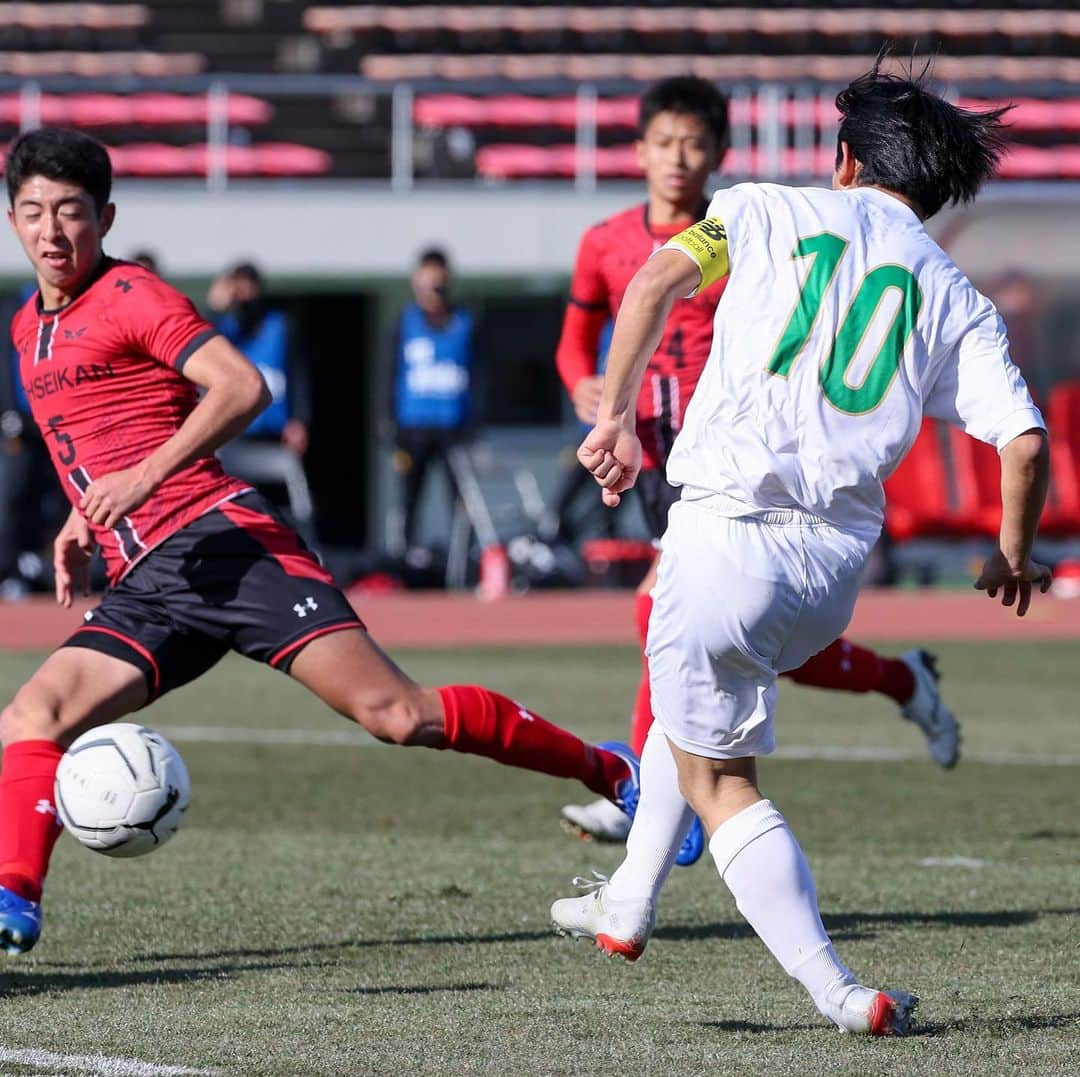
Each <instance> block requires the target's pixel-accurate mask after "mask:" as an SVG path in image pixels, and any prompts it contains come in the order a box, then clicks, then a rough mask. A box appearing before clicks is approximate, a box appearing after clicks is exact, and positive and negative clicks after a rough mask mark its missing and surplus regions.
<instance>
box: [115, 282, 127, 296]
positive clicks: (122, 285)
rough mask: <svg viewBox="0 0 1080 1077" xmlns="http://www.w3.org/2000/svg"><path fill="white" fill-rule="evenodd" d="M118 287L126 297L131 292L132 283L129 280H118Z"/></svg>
mask: <svg viewBox="0 0 1080 1077" xmlns="http://www.w3.org/2000/svg"><path fill="white" fill-rule="evenodd" d="M116 287H117V288H119V289H120V291H122V292H123V293H124V294H125V295H126V294H127V293H128V292H130V291H131V281H129V280H118V281H117V282H116Z"/></svg>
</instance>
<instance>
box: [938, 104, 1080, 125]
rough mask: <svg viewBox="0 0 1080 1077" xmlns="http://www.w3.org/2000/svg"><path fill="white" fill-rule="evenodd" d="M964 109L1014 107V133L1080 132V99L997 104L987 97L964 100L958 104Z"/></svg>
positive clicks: (1010, 117) (1011, 113)
mask: <svg viewBox="0 0 1080 1077" xmlns="http://www.w3.org/2000/svg"><path fill="white" fill-rule="evenodd" d="M958 103H959V104H960V105H961V106H962V107H963V108H974V109H979V110H986V109H992V108H999V107H1000V106H1002V105H1007V104H1012V105H1014V106H1015V107H1014V108H1013V110H1012V111H1011V112H1010V113H1009V115H1008V123H1009V126H1010V127H1011V128H1012V129H1013V130H1014V131H1060V132H1066V131H1073V132H1076V131H1080V99H1078V98H1067V99H1065V100H1059V101H1040V100H1038V99H1036V98H1031V97H1020V98H1015V99H1013V100H1012V101H993V100H987V99H986V98H977V97H962V98H960V100H959V102H958Z"/></svg>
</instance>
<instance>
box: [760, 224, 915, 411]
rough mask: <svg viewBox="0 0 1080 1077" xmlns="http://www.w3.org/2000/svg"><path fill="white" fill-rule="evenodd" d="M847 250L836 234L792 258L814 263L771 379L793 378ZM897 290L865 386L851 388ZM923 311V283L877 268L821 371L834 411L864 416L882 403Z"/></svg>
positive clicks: (897, 269) (803, 243) (805, 244)
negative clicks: (867, 340)
mask: <svg viewBox="0 0 1080 1077" xmlns="http://www.w3.org/2000/svg"><path fill="white" fill-rule="evenodd" d="M847 247H848V244H847V240H844V239H841V238H840V236H836V235H833V234H832V233H831V232H823V233H822V234H821V235H819V236H810V237H808V238H806V239H800V240H799V242H798V243H796V244H795V249H794V250H793V251H792V252H791V257H792V259H793V260H794V259H798V258H811V259H813V261H812V262H811V263H810V270H809V272H808V273H807V274H806V280H805V281H803V286H802V290H801V291H800V292H799V300H798V302H797V303H796V304H795V309H794V310H793V311H792V312H791V317H790V318H789V319H788V323H787V325H786V326H785V327H784V332H783V333H782V334H781V336H780V340H779V342H778V343H777V345H776V349H775V350H774V351H773V354H772V358H771V359H770V360H769V366H768V371H769V373H770V374H775V375H777V376H778V377H781V378H786V377H787V376H788V374H790V373H791V368H792V367H793V366H794V365H795V360H796V359H798V357H799V355H800V353H801V352H802V350H803V349H804V348H805V347H806V342H807V341H808V340H809V339H810V333H811V332H812V331H813V328H814V323H815V322H816V321H817V318H818V314H820V313H821V305H822V303H823V302H824V299H825V293H826V292H827V291H828V290H829V286H830V285H831V284H832V282H833V278H834V277H835V276H836V270H837V267H838V266H839V265H840V261H841V259H842V258H843V257H844V253H845V251H846V250H847ZM892 289H896V291H898V292H899V293H900V294H899V303H898V305H897V307H896V311H895V313H894V314H893V316H892V321H890V322H889V325H888V328H887V329H886V331H885V336H884V339H883V340H882V342H881V346H880V347H879V348H878V350H877V353H876V354H875V356H874V359H873V362H871V363H870V366H869V369H868V370H867V371H866V374H865V376H864V377H863V379H862V381H861V382H859V383H858V384H852V383H851V381H850V380H849V379H848V374H849V373H850V370H851V365H852V363H853V362H854V361H855V356H856V354H857V353H858V352H859V351H860V349H861V347H862V344H863V338H864V337H865V336H866V334H867V331H868V330H869V329H870V325H871V323H872V322H873V321H874V318H875V316H876V315H877V312H878V308H879V307H880V306H881V304H882V301H883V300H884V299H885V296H886V295H887V294H888V292H889V291H890V290H892ZM921 306H922V291H921V290H920V288H919V285H918V282H917V281H916V280H915V278H914V277H913V276H912V275H911V273H910V272H908V270H906V269H904V267H903V266H898V265H883V266H878V267H877V268H876V269H871V270H870V272H869V273H867V274H866V276H865V277H863V279H862V282H861V283H860V284H859V287H858V290H857V291H856V292H855V297H854V298H853V299H852V300H851V305H850V306H849V307H848V310H847V313H846V314H845V315H844V319H843V321H841V323H840V327H839V328H838V329H837V331H836V336H835V337H834V338H833V342H832V347H831V348H830V349H829V354H828V357H827V358H826V359H825V362H824V363H823V364H822V367H821V389H822V392H824V394H825V398H826V399H827V400H828V401H829V403H830V404H832V405H833V407H834V408H836V409H837V410H839V411H843V412H846V413H847V414H849V415H865V414H866V413H867V412H869V411H873V410H874V408H876V407H877V406H878V404H880V403H881V401H882V400H883V399H884V397H885V394H886V393H887V392H888V391H889V386H890V385H892V383H893V379H894V378H895V377H896V372H897V371H898V370H899V369H900V356H901V355H903V353H904V348H905V346H906V345H907V342H908V338H909V337H910V336H911V331H912V330H913V329H914V328H915V319H916V318H918V316H919V308H920V307H921Z"/></svg>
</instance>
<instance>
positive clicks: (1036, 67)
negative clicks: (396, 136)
mask: <svg viewBox="0 0 1080 1077" xmlns="http://www.w3.org/2000/svg"><path fill="white" fill-rule="evenodd" d="M865 69H866V57H865V55H863V54H862V53H860V54H857V55H851V56H832V55H822V54H806V55H798V56H791V55H783V56H773V55H760V54H759V55H755V54H739V55H734V56H722V55H709V54H702V53H693V54H675V53H672V54H638V53H532V54H527V55H521V54H505V53H488V54H483V55H480V54H476V55H457V54H446V53H431V52H429V53H412V54H407V55H398V54H386V53H372V54H369V55H365V56H363V57H362V58H361V60H360V63H359V70H360V73H361V74H362V75H364V76H365V77H366V78H369V79H371V80H372V81H373V82H388V83H393V82H399V81H410V80H419V79H445V80H447V81H450V82H452V81H455V80H463V79H476V80H480V79H506V80H544V79H569V80H573V81H575V82H590V81H597V82H603V81H605V80H621V81H624V82H625V81H627V80H631V81H634V82H651V81H653V80H655V79H660V78H667V77H668V76H671V75H678V74H694V75H698V76H700V77H701V78H707V79H713V80H715V81H732V80H738V79H760V80H762V81H767V82H789V81H791V80H792V79H796V78H797V79H813V80H817V81H820V82H826V83H833V84H835V83H843V82H847V81H849V80H851V79H853V78H855V77H856V76H858V75H860V74H862V73H863V71H864V70H865ZM934 73H935V75H936V76H937V78H939V79H940V80H942V81H946V82H968V81H984V80H985V81H991V80H992V81H998V82H1010V83H1020V84H1024V83H1031V82H1061V83H1076V82H1078V81H1080V58H1078V57H1076V56H1073V55H1064V56H1011V57H1009V56H1007V57H1002V56H999V55H981V56H939V57H938V58H937V60H936V61H935V65H934Z"/></svg>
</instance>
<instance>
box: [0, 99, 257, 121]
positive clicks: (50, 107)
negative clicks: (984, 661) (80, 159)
mask: <svg viewBox="0 0 1080 1077" xmlns="http://www.w3.org/2000/svg"><path fill="white" fill-rule="evenodd" d="M24 104H25V101H24V98H23V96H22V94H17V93H5V94H0V122H2V123H10V124H17V125H21V124H22V119H23V106H24ZM38 107H39V109H40V119H41V122H42V123H45V124H50V125H54V126H63V127H93V128H100V127H128V126H134V127H179V126H185V125H193V124H205V123H206V122H207V118H208V113H209V110H210V99H209V97H207V96H206V95H205V94H196V95H186V94H167V93H136V94H104V93H100V94H99V93H73V94H42V95H41V97H40V99H39V103H38ZM224 107H225V117H226V120H227V121H228V123H229V124H232V125H242V126H247V127H254V126H257V125H261V124H265V123H269V121H270V120H271V119H272V118H273V115H274V108H273V106H272V105H271V104H269V103H268V102H266V101H262V100H260V99H259V98H257V97H249V96H247V95H246V94H229V95H228V96H226V97H225V99H224Z"/></svg>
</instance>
